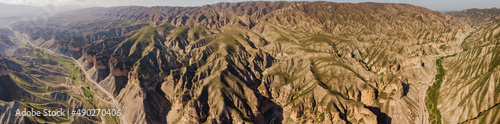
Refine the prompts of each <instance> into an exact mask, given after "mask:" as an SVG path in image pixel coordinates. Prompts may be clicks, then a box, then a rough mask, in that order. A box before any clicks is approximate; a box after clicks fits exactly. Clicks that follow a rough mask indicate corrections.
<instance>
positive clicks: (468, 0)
mask: <svg viewBox="0 0 500 124" xmlns="http://www.w3.org/2000/svg"><path fill="white" fill-rule="evenodd" d="M243 1H249V0H0V3H4V4H15V5H32V6H44V5H49V4H51V5H56V6H64V5H78V6H83V7H86V6H102V7H110V6H127V5H136V6H202V5H205V4H214V3H218V2H243ZM250 1H253V0H250ZM270 1H274V0H270ZM285 1H292V0H285ZM301 1H314V0H301ZM323 1H329V2H351V3H358V2H379V3H408V4H413V5H417V6H423V7H426V8H429V9H432V10H438V11H450V10H463V9H470V8H480V9H482V8H493V7H497V8H500V0H323Z"/></svg>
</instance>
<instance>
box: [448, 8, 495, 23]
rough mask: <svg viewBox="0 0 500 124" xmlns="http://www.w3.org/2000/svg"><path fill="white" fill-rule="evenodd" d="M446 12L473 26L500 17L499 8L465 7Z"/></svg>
mask: <svg viewBox="0 0 500 124" xmlns="http://www.w3.org/2000/svg"><path fill="white" fill-rule="evenodd" d="M446 14H449V15H452V16H455V17H457V18H459V19H462V20H464V21H466V22H467V23H469V24H470V25H473V26H479V25H480V24H481V23H484V22H487V21H492V20H494V19H500V9H498V8H491V9H466V10H462V11H450V12H446Z"/></svg>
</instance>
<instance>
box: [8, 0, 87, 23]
mask: <svg viewBox="0 0 500 124" xmlns="http://www.w3.org/2000/svg"><path fill="white" fill-rule="evenodd" d="M81 8H83V7H81V6H54V5H46V6H28V5H11V4H2V3H0V27H7V26H8V25H10V24H11V23H13V22H16V21H29V20H40V19H44V18H50V17H52V16H55V15H57V14H59V13H63V12H66V11H70V10H77V9H81Z"/></svg>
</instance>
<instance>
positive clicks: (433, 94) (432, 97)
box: [425, 55, 454, 124]
mask: <svg viewBox="0 0 500 124" xmlns="http://www.w3.org/2000/svg"><path fill="white" fill-rule="evenodd" d="M452 56H454V55H452ZM447 57H450V56H445V57H441V58H439V59H437V60H436V66H437V74H436V77H435V78H434V80H435V82H434V84H432V86H430V87H429V89H427V96H426V97H425V103H426V106H427V110H428V111H429V122H430V123H432V124H441V112H440V111H439V109H438V108H437V104H438V103H437V101H438V99H439V89H440V88H441V83H442V82H443V77H444V74H445V70H444V68H443V65H442V63H443V59H444V58H447Z"/></svg>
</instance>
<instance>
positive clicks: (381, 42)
mask: <svg viewBox="0 0 500 124" xmlns="http://www.w3.org/2000/svg"><path fill="white" fill-rule="evenodd" d="M76 13H77V15H79V16H78V17H75V16H74V15H75V13H66V14H63V15H60V16H58V17H56V18H51V19H50V20H53V21H49V22H48V24H43V26H39V27H32V26H30V25H29V24H23V23H18V24H17V25H16V26H15V27H14V29H16V30H18V31H22V32H23V33H25V34H28V35H29V36H30V38H32V40H33V41H35V44H37V45H40V46H43V47H46V48H48V49H51V50H54V51H57V52H59V53H63V54H66V55H69V56H72V57H74V58H76V59H78V60H79V61H80V62H81V63H83V64H84V66H85V68H86V70H85V71H87V72H88V73H89V74H90V76H91V78H92V79H94V80H95V81H97V82H99V84H100V85H102V86H104V87H105V88H106V89H107V90H108V91H109V92H112V93H113V95H114V97H115V98H117V99H119V102H120V103H119V106H121V108H122V109H123V114H124V115H123V117H124V118H128V119H129V120H128V121H129V122H130V123H426V122H428V112H427V111H426V109H427V108H426V104H425V96H426V89H427V87H428V86H429V85H431V84H432V83H433V82H434V79H433V78H434V76H435V75H436V65H435V63H436V62H435V60H436V59H437V58H439V57H442V56H445V55H449V54H454V53H457V52H460V51H461V50H462V49H461V47H460V44H461V43H462V41H463V39H464V38H465V37H466V34H467V33H468V32H469V31H470V30H471V29H470V26H469V25H468V24H467V23H465V22H463V21H461V20H458V19H456V18H454V17H452V16H449V15H446V14H443V13H440V12H436V11H432V10H429V9H426V8H422V7H417V6H412V5H407V4H380V3H358V4H353V3H331V2H242V3H218V4H213V5H205V6H201V7H113V8H93V9H85V10H79V11H77V12H76ZM56 22H57V23H56ZM63 22H64V23H63ZM63 24H64V26H61V25H63ZM82 25H85V26H82ZM73 29H78V30H77V31H75V30H73ZM495 91H496V90H495ZM57 95H58V96H59V95H61V94H57ZM58 98H59V97H58ZM61 99H63V98H61ZM446 122H448V121H446ZM449 122H451V121H449Z"/></svg>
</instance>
